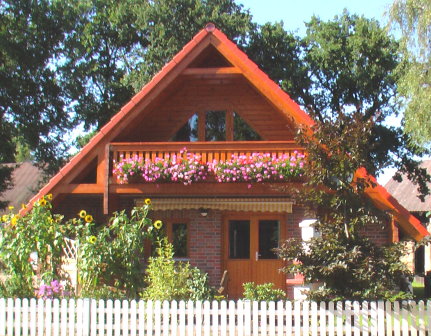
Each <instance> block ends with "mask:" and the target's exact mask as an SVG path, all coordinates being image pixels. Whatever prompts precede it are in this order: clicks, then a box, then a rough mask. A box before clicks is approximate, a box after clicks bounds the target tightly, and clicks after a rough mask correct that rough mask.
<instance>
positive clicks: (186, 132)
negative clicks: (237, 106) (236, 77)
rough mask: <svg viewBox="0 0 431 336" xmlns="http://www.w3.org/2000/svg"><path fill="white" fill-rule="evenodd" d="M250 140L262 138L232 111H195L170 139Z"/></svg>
mask: <svg viewBox="0 0 431 336" xmlns="http://www.w3.org/2000/svg"><path fill="white" fill-rule="evenodd" d="M232 140H234V141H247V140H249V141H251V140H262V138H261V137H260V136H259V134H258V133H257V132H256V131H255V130H254V129H253V128H251V127H250V125H248V124H247V123H246V122H245V120H244V119H242V118H241V116H240V115H239V114H238V113H236V112H232V111H206V112H201V113H195V114H194V115H193V116H192V117H191V118H190V119H189V120H188V121H187V122H186V123H185V124H184V125H183V126H182V127H181V128H180V129H179V130H178V132H177V133H176V134H175V136H174V137H173V138H172V141H232Z"/></svg>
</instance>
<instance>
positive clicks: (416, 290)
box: [412, 281, 425, 299]
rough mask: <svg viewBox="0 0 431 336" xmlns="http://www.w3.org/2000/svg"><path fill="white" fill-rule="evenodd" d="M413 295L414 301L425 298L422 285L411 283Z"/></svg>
mask: <svg viewBox="0 0 431 336" xmlns="http://www.w3.org/2000/svg"><path fill="white" fill-rule="evenodd" d="M412 286H413V295H414V297H415V298H416V299H423V298H425V286H424V284H423V283H420V282H416V281H413V283H412Z"/></svg>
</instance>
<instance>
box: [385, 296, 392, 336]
mask: <svg viewBox="0 0 431 336" xmlns="http://www.w3.org/2000/svg"><path fill="white" fill-rule="evenodd" d="M392 315H393V314H392V304H391V302H389V301H386V302H385V319H386V333H387V334H388V335H392V330H393V328H392Z"/></svg>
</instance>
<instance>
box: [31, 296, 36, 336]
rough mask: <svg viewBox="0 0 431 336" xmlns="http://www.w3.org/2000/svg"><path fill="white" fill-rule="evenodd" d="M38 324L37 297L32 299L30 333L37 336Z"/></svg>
mask: <svg viewBox="0 0 431 336" xmlns="http://www.w3.org/2000/svg"><path fill="white" fill-rule="evenodd" d="M36 325H37V317H36V299H31V300H30V335H31V336H36V329H37V328H36Z"/></svg>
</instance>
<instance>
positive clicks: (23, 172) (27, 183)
mask: <svg viewBox="0 0 431 336" xmlns="http://www.w3.org/2000/svg"><path fill="white" fill-rule="evenodd" d="M4 165H5V166H7V167H10V168H14V170H13V172H12V187H11V188H10V189H8V190H6V191H5V192H3V193H2V194H1V195H0V196H1V197H0V200H1V201H8V202H9V206H13V207H15V209H20V207H21V204H23V203H24V204H25V203H27V202H28V201H29V199H30V198H32V197H33V196H34V195H35V194H36V192H37V188H38V186H39V183H40V182H41V180H42V171H41V170H40V169H39V168H37V167H36V166H35V165H33V164H32V163H31V162H30V161H25V162H22V163H18V164H17V163H6V164H4ZM1 212H2V211H1V210H0V213H1Z"/></svg>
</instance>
